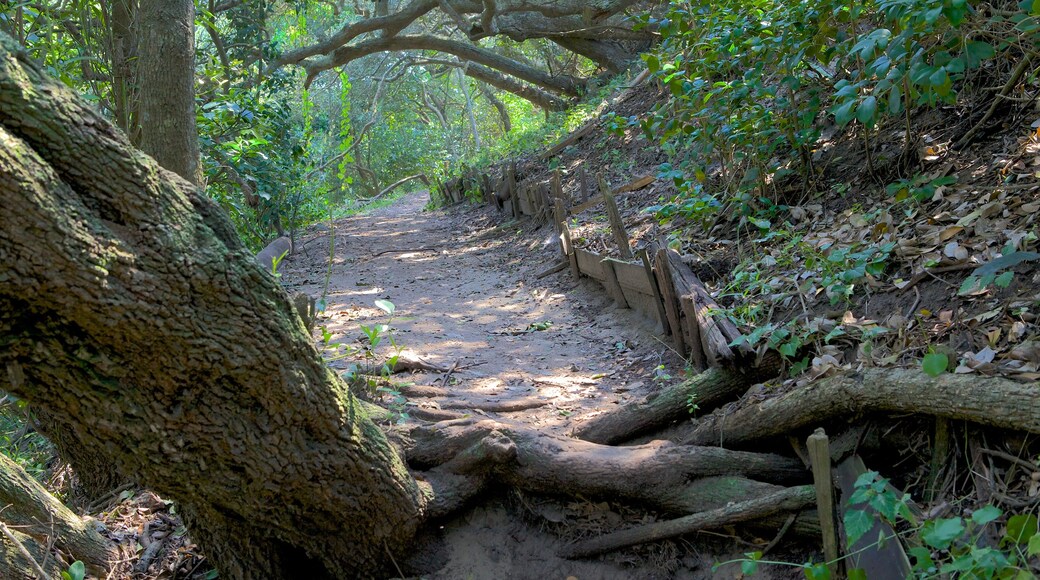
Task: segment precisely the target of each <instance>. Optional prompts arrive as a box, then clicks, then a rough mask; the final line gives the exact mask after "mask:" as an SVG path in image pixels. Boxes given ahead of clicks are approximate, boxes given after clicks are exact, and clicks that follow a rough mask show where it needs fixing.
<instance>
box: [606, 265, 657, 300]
mask: <svg viewBox="0 0 1040 580" xmlns="http://www.w3.org/2000/svg"><path fill="white" fill-rule="evenodd" d="M614 272H615V273H616V274H617V279H618V283H619V284H621V286H622V287H623V288H626V289H627V288H630V289H632V290H635V291H636V292H640V293H642V294H646V295H647V296H653V294H654V289H653V287H652V286H651V285H650V280H648V279H647V278H646V270H644V269H643V265H642V264H633V263H631V262H621V261H616V262H615V263H614Z"/></svg>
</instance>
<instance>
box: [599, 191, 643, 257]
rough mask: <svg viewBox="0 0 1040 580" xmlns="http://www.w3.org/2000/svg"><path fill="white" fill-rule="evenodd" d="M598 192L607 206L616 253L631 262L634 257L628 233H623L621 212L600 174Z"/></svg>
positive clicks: (623, 223)
mask: <svg viewBox="0 0 1040 580" xmlns="http://www.w3.org/2000/svg"><path fill="white" fill-rule="evenodd" d="M599 192H600V194H601V195H602V196H603V203H604V204H605V205H606V206H607V217H608V218H609V219H610V231H611V232H612V233H613V234H614V241H615V242H617V245H618V251H619V252H621V257H622V258H624V259H625V260H631V259H632V258H634V257H635V256H633V255H632V247H631V246H629V245H628V232H627V231H625V222H624V221H622V220H621V212H619V211H618V207H617V202H616V201H615V200H614V194H613V193H611V191H610V186H609V185H607V180H606V179H603V175H602V174H601V175H600V176H599Z"/></svg>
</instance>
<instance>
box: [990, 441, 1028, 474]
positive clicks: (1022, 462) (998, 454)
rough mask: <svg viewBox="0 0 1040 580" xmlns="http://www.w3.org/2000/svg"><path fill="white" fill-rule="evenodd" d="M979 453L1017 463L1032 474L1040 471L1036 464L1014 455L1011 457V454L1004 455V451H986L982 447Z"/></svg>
mask: <svg viewBox="0 0 1040 580" xmlns="http://www.w3.org/2000/svg"><path fill="white" fill-rule="evenodd" d="M979 451H980V452H981V453H983V454H985V455H989V456H992V457H999V458H1000V459H1004V460H1006V461H1010V462H1012V463H1017V464H1018V465H1020V466H1021V467H1024V468H1026V469H1028V470H1029V471H1031V472H1032V471H1040V467H1038V466H1037V465H1036V464H1035V463H1031V462H1029V461H1026V460H1025V459H1022V458H1021V457H1015V456H1014V455H1011V454H1010V453H1004V452H1003V451H997V450H995V449H986V448H985V447H980V448H979Z"/></svg>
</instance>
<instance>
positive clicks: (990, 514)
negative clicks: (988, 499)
mask: <svg viewBox="0 0 1040 580" xmlns="http://www.w3.org/2000/svg"><path fill="white" fill-rule="evenodd" d="M1003 513H1004V512H1002V511H1000V508H998V507H995V506H991V505H988V506H986V507H984V508H982V509H978V510H975V513H973V514H971V521H973V522H975V525H977V526H984V525H986V524H988V523H990V522H992V521H993V520H995V519H997V518H999V517H1000V516H1001V515H1002V514H1003Z"/></svg>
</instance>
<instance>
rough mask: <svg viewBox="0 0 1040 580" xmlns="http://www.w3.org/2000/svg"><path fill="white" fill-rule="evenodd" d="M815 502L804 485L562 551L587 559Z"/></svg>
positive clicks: (594, 539)
mask: <svg viewBox="0 0 1040 580" xmlns="http://www.w3.org/2000/svg"><path fill="white" fill-rule="evenodd" d="M814 501H816V494H815V492H814V491H813V488H812V486H808V485H802V486H798V487H792V488H787V489H782V490H780V491H777V492H774V493H770V494H766V495H763V496H759V497H756V498H754V499H751V500H748V501H744V502H740V503H735V504H732V505H727V506H725V507H722V508H719V509H714V510H711V511H706V512H701V513H696V514H692V515H688V516H685V517H681V518H678V519H674V520H669V521H665V522H656V523H653V524H647V525H645V526H638V527H635V528H629V529H626V530H620V531H617V532H613V533H610V534H606V535H603V536H599V537H597V538H592V539H591V540H586V541H584V542H578V543H577V544H574V545H572V546H570V547H568V548H567V549H565V550H564V551H563V553H562V554H561V555H562V556H563V557H565V558H585V557H588V556H595V555H596V554H602V553H604V552H609V551H611V550H616V549H618V548H624V547H626V546H632V545H635V544H642V543H645V542H653V541H656V540H665V539H668V538H674V537H676V536H679V535H682V534H688V533H690V532H696V531H698V530H704V529H708V528H718V527H721V526H726V525H730V524H735V523H739V522H746V521H748V520H754V519H758V518H761V517H763V516H767V515H772V514H775V513H777V512H779V511H797V510H800V509H803V508H805V507H806V506H808V505H810V504H812V503H813V502H814Z"/></svg>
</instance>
